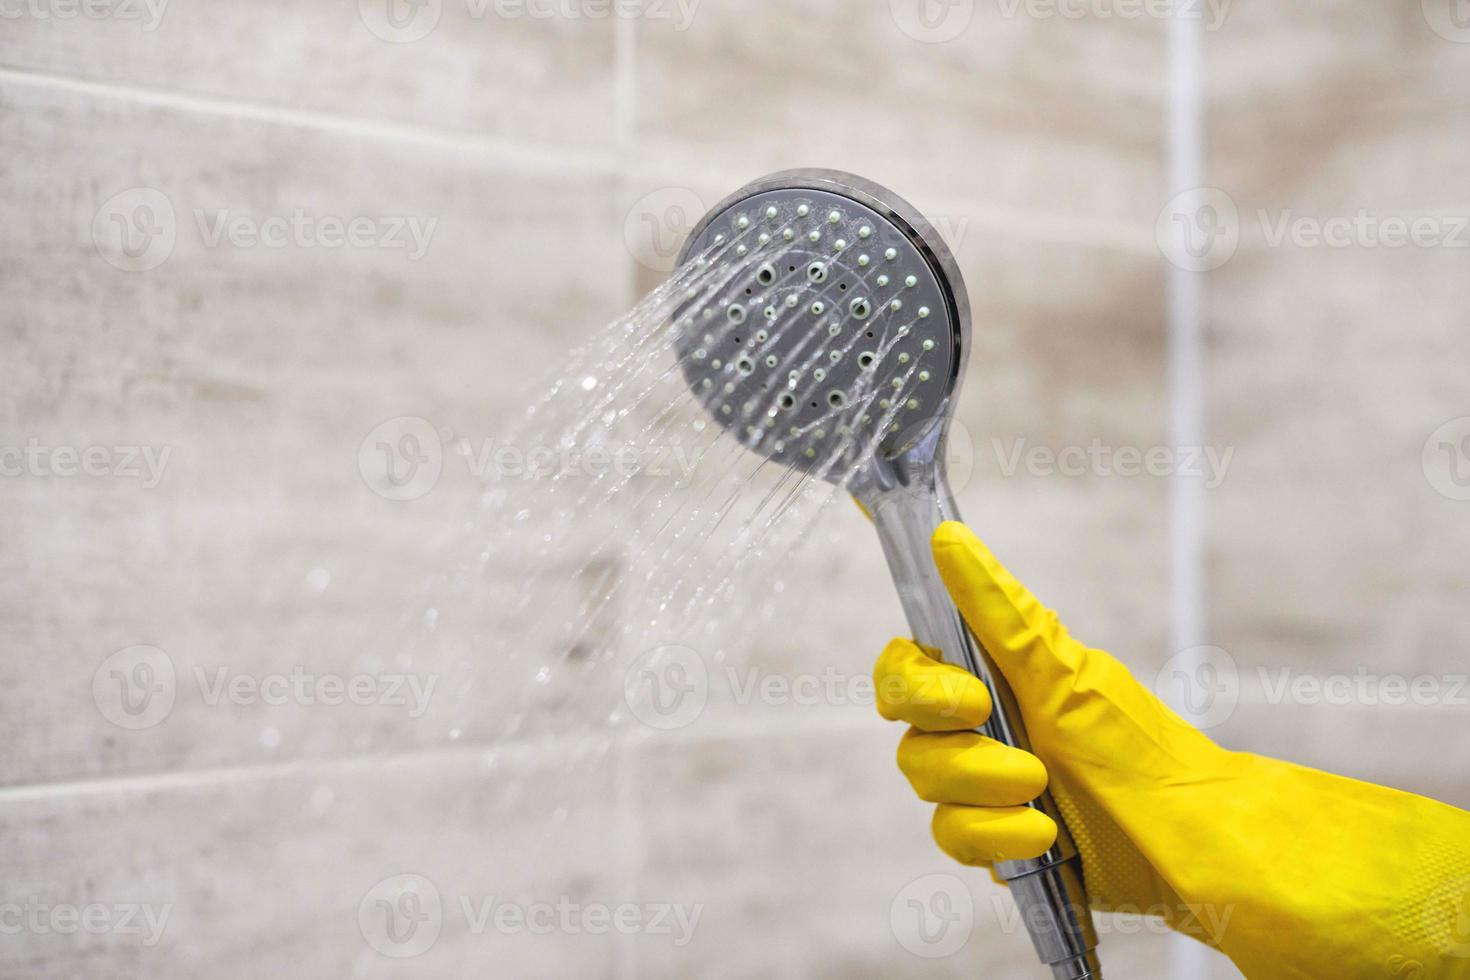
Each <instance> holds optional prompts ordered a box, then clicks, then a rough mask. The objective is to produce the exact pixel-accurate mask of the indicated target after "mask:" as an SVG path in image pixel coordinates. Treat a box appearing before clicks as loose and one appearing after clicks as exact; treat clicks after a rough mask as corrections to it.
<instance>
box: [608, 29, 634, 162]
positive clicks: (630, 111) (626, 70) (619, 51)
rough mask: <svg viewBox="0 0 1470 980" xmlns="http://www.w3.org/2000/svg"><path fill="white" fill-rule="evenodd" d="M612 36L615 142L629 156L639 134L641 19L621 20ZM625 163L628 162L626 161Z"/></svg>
mask: <svg viewBox="0 0 1470 980" xmlns="http://www.w3.org/2000/svg"><path fill="white" fill-rule="evenodd" d="M616 23H617V28H616V34H615V35H614V37H613V92H614V94H613V105H614V106H616V118H615V119H614V121H613V140H614V142H615V143H616V145H617V149H618V150H619V151H620V152H621V153H623V154H625V155H629V154H631V153H632V150H633V141H634V140H635V139H636V138H637V132H638V18H636V17H618V18H616ZM624 162H626V161H624Z"/></svg>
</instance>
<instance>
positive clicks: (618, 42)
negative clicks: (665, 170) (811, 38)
mask: <svg viewBox="0 0 1470 980" xmlns="http://www.w3.org/2000/svg"><path fill="white" fill-rule="evenodd" d="M637 52H638V21H637V19H636V18H626V17H625V18H619V19H618V21H617V26H616V28H615V29H614V35H613V86H614V87H613V108H614V121H613V142H614V145H615V146H616V147H617V153H618V171H619V180H620V182H621V181H622V180H623V179H626V172H627V171H628V169H630V167H629V161H631V160H632V159H633V156H634V147H635V142H636V140H637V120H638V102H637V99H638V75H637V72H638V64H637V60H636V59H637ZM624 276H625V286H624V297H623V299H624V302H625V303H626V304H627V305H629V306H632V305H633V304H634V303H636V302H637V300H638V297H637V295H636V294H637V292H638V285H637V281H638V280H637V262H636V260H635V259H634V258H633V256H632V254H631V252H630V253H629V255H628V258H627V259H626V260H625V262H624ZM638 756H639V753H638V751H637V746H636V745H635V744H634V743H633V741H632V740H631V739H627V738H624V739H623V740H622V741H621V744H620V745H619V746H618V751H617V756H616V758H617V762H618V772H617V777H616V783H615V785H616V787H617V790H616V792H617V800H616V804H615V805H616V811H617V821H618V828H617V834H618V837H619V840H620V842H621V844H622V846H621V847H620V848H619V851H620V856H619V865H620V866H619V868H618V875H619V877H620V878H621V879H622V886H623V888H624V890H625V893H626V894H625V899H624V900H625V901H629V902H633V903H635V904H637V903H641V901H642V873H643V866H644V853H643V824H642V808H641V806H640V805H639V797H638V769H637V767H638ZM613 973H614V976H615V977H617V980H636V978H637V977H638V976H639V975H640V974H639V944H638V941H637V937H636V936H635V935H632V934H627V935H621V936H619V937H618V943H617V963H616V964H615V965H614V967H613Z"/></svg>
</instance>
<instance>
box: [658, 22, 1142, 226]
mask: <svg viewBox="0 0 1470 980" xmlns="http://www.w3.org/2000/svg"><path fill="white" fill-rule="evenodd" d="M893 9H906V8H905V6H904V5H903V4H896V5H890V4H889V3H887V2H878V0H864V2H862V3H858V4H852V3H840V2H838V0H785V2H781V3H776V4H769V5H766V6H765V7H763V8H762V16H760V17H751V16H750V12H749V9H748V6H747V5H744V4H740V3H736V2H730V0H727V2H721V3H716V2H707V3H703V4H701V5H700V6H699V8H698V11H697V16H696V17H695V19H694V21H693V23H692V25H691V26H690V28H689V29H688V30H687V31H676V30H672V29H670V28H669V27H668V26H667V25H661V24H654V23H645V24H641V25H640V32H639V40H638V43H639V48H638V50H639V62H638V101H637V111H638V118H637V126H638V135H639V152H640V154H641V159H644V160H645V161H646V162H647V163H648V164H649V165H652V166H655V167H663V168H675V169H677V168H679V167H680V166H681V164H680V163H679V161H684V160H689V161H691V162H690V163H689V164H688V165H687V167H685V169H688V170H691V171H693V172H697V171H698V170H700V169H703V170H708V169H710V168H711V167H718V168H719V169H720V170H722V171H724V172H727V173H730V174H733V175H734V176H735V179H741V178H740V176H739V175H740V174H745V175H746V176H745V177H744V178H743V179H750V178H753V177H755V176H758V175H759V174H761V173H764V172H767V171H770V170H776V169H785V168H788V167H797V166H821V167H833V168H838V169H845V170H850V171H853V172H855V173H859V174H862V175H864V176H866V177H869V178H871V179H874V180H877V181H879V182H881V183H885V184H888V185H890V186H892V187H893V188H895V189H896V190H898V191H899V192H901V193H904V194H906V195H908V196H917V195H918V193H919V190H920V189H926V190H929V191H931V192H938V193H939V194H941V195H947V196H949V197H957V198H962V199H967V200H977V201H983V202H986V203H987V204H988V205H990V206H991V207H995V208H1002V209H1007V210H1009V211H1012V212H1019V213H1030V212H1045V213H1053V214H1058V215H1062V216H1065V217H1069V218H1076V219H1087V218H1099V217H1108V218H1121V219H1125V220H1133V221H1136V220H1147V221H1148V222H1152V220H1153V215H1154V213H1156V211H1157V205H1156V204H1155V203H1154V201H1153V191H1154V188H1155V186H1156V184H1157V183H1158V182H1159V180H1160V174H1161V166H1162V160H1163V156H1162V149H1161V147H1162V143H1161V141H1160V129H1159V115H1160V111H1161V102H1160V99H1159V96H1160V88H1159V84H1158V77H1159V72H1160V70H1161V68H1162V64H1163V61H1162V58H1163V46H1162V44H1163V34H1164V32H1163V29H1162V25H1161V24H1159V23H1157V22H1149V21H1131V22H1126V23H1125V22H1123V21H1101V20H1095V19H1085V20H1080V21H1077V20H1067V19H1063V18H1055V19H1044V20H1035V19H1030V18H1027V17H1025V16H1016V17H1006V16H1004V14H1003V13H1002V11H1003V9H1005V8H1002V7H999V6H996V5H991V4H976V5H973V9H974V17H973V21H972V22H971V23H970V24H969V25H968V28H967V29H966V30H964V32H963V33H962V34H961V35H960V36H959V37H958V38H955V39H953V40H950V41H948V42H945V43H922V42H920V41H917V40H915V39H913V38H912V37H910V36H909V35H907V34H905V33H904V31H903V30H902V29H901V28H900V26H899V25H900V20H898V19H895V16H894V14H893ZM959 9H961V10H968V9H970V7H969V6H968V5H964V6H961V7H960V8H959ZM1080 90H1081V91H1085V92H1086V93H1087V95H1086V96H1084V97H1081V98H1079V91H1080Z"/></svg>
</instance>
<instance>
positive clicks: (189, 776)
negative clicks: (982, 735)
mask: <svg viewBox="0 0 1470 980" xmlns="http://www.w3.org/2000/svg"><path fill="white" fill-rule="evenodd" d="M816 714H817V715H818V716H819V717H818V718H817V719H816V720H815V721H802V722H791V721H790V720H788V719H784V718H770V717H759V718H754V719H750V718H741V717H739V716H731V717H729V718H721V719H716V722H717V724H715V725H712V726H708V727H706V728H704V729H702V730H698V731H691V730H688V729H681V730H677V731H675V732H661V733H659V735H658V736H657V737H652V736H649V735H648V734H646V733H644V732H643V731H642V730H639V729H633V730H629V731H623V732H609V733H605V734H594V733H583V734H566V733H563V734H551V735H545V736H539V737H536V738H530V739H526V740H524V741H509V742H506V741H500V742H497V741H474V742H462V743H456V744H453V745H443V744H439V745H425V746H422V747H418V748H409V749H401V750H398V751H394V752H383V753H358V754H347V755H324V756H314V757H302V758H296V759H287V760H282V761H280V762H248V763H227V764H223V765H214V766H199V767H192V768H187V769H174V770H150V771H146V772H121V773H107V774H99V775H96V776H74V777H71V778H63V779H54V780H46V781H43V782H31V783H14V784H10V785H4V786H0V806H3V805H4V804H6V803H15V802H21V801H25V800H31V799H41V798H45V797H51V796H66V795H85V794H90V793H111V792H146V791H148V790H152V789H190V788H196V787H203V786H209V785H222V784H228V783H239V782H250V781H255V780H264V779H274V778H279V777H282V776H289V775H292V774H295V773H299V772H309V771H313V770H335V771H342V770H348V771H350V770H352V769H358V768H369V767H370V768H374V769H380V768H382V767H384V766H393V765H407V764H411V763H414V762H421V761H423V760H424V759H426V758H448V757H452V756H456V755H464V756H472V755H480V754H483V753H484V752H485V751H486V750H487V749H495V750H496V751H504V752H507V753H509V754H510V755H512V756H526V757H528V758H529V757H533V756H542V757H544V756H548V755H555V754H558V753H565V752H567V751H573V752H575V751H577V750H585V749H590V748H592V747H594V746H596V745H598V744H599V743H601V742H604V741H612V742H614V743H615V744H616V745H617V746H618V747H619V748H620V749H624V750H626V751H628V752H630V753H633V752H636V751H638V750H639V749H642V748H644V747H645V746H649V745H656V744H658V741H659V740H662V741H663V742H664V743H665V744H669V745H692V744H698V743H700V742H714V741H724V740H732V739H751V738H763V737H772V736H783V735H803V734H842V733H859V732H862V731H864V730H866V729H869V728H870V727H871V724H870V722H871V719H868V718H867V716H866V715H861V716H859V717H861V721H859V720H858V717H854V716H853V714H852V713H848V712H842V713H838V712H830V711H818V712H816Z"/></svg>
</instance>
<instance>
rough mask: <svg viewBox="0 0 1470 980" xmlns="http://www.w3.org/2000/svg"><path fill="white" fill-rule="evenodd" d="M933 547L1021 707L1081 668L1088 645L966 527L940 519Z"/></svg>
mask: <svg viewBox="0 0 1470 980" xmlns="http://www.w3.org/2000/svg"><path fill="white" fill-rule="evenodd" d="M932 547H933V549H934V560H935V563H936V564H937V565H938V567H939V574H940V576H941V577H942V578H943V579H944V584H945V586H946V587H947V588H948V589H949V594H950V597H951V598H952V599H953V600H954V603H955V605H956V606H958V607H959V610H960V613H961V614H962V615H963V616H964V618H965V622H966V623H967V624H969V627H970V630H971V632H973V633H974V634H975V638H976V639H977V640H979V641H980V644H981V645H982V646H983V647H985V649H986V651H987V652H988V653H989V654H990V656H991V658H992V659H993V660H994V661H995V663H996V665H997V666H998V667H1000V669H1001V672H1002V673H1004V674H1005V677H1006V680H1008V681H1009V682H1010V684H1011V688H1012V689H1013V690H1014V691H1015V692H1016V696H1017V697H1018V698H1019V699H1020V700H1021V703H1022V706H1023V708H1024V707H1025V705H1026V704H1027V702H1028V701H1030V700H1031V699H1032V698H1033V697H1034V696H1037V695H1041V694H1044V693H1045V692H1047V691H1051V690H1055V688H1056V685H1058V684H1062V683H1065V682H1066V681H1068V680H1069V679H1070V678H1071V677H1072V676H1074V675H1075V674H1076V673H1077V672H1078V671H1079V670H1081V668H1082V664H1083V660H1084V658H1085V655H1086V649H1085V648H1084V647H1083V646H1082V645H1081V644H1079V643H1077V642H1076V641H1075V640H1073V639H1072V637H1071V636H1070V635H1069V634H1068V633H1067V629H1066V627H1064V626H1063V625H1062V624H1061V623H1059V622H1058V621H1057V618H1056V615H1055V614H1054V613H1053V612H1052V611H1051V610H1050V609H1047V608H1046V607H1045V606H1043V605H1042V604H1041V603H1040V602H1039V601H1038V600H1037V598H1036V597H1035V596H1033V595H1032V594H1031V593H1030V591H1028V590H1027V588H1026V587H1025V586H1024V585H1022V584H1021V583H1020V582H1019V581H1017V580H1016V578H1015V576H1013V575H1012V574H1011V573H1010V572H1008V571H1006V569H1005V566H1003V565H1002V564H1001V563H1000V562H999V561H998V560H996V557H995V556H994V555H993V554H991V552H990V549H989V548H987V547H986V546H985V545H984V544H983V543H982V542H981V541H980V539H979V538H977V537H975V535H974V534H973V533H972V532H971V531H970V529H969V528H967V527H965V526H964V525H963V524H960V523H959V522H957V521H947V522H945V523H944V524H941V525H940V526H939V528H938V529H937V530H936V531H935V532H934V537H933V541H932Z"/></svg>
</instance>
